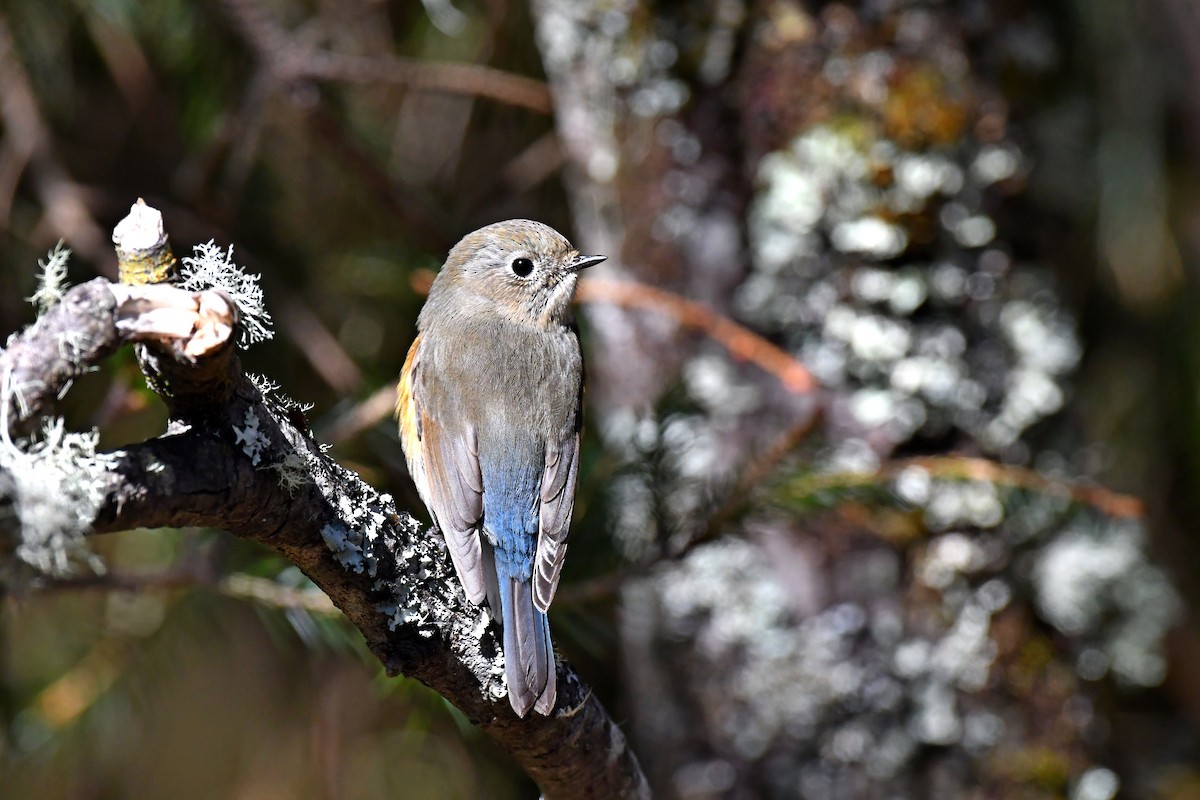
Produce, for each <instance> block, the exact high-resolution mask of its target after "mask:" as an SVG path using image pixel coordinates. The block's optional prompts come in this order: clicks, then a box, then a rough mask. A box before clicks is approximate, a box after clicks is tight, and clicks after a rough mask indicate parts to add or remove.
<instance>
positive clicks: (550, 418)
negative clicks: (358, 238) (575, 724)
mask: <svg viewBox="0 0 1200 800" xmlns="http://www.w3.org/2000/svg"><path fill="white" fill-rule="evenodd" d="M603 260H604V257H603V256H583V255H580V254H579V252H578V251H577V250H575V249H574V248H573V247H572V246H571V244H570V243H569V242H568V241H567V240H566V239H565V238H563V237H562V236H561V235H560V234H559V233H557V232H556V231H554V230H553V229H552V228H549V227H547V226H545V225H542V224H541V223H538V222H532V221H529V220H509V221H508V222H500V223H497V224H495V225H489V226H487V227H486V228H481V229H480V230H477V231H475V232H474V233H471V234H469V235H467V236H466V237H464V238H463V239H462V241H460V242H459V243H458V244H457V245H455V246H454V248H453V249H452V250H451V251H450V255H449V257H448V258H447V259H446V264H445V266H444V267H443V268H442V271H441V272H440V273H439V274H438V277H437V278H436V279H435V280H434V283H433V287H432V288H431V289H430V292H429V299H428V301H427V302H426V303H425V307H424V308H423V309H422V310H421V315H420V317H419V319H418V322H417V327H418V330H419V334H418V336H417V339H416V341H414V342H413V346H412V348H411V349H410V351H409V354H408V359H407V360H406V362H405V365H404V370H403V373H402V374H401V380H400V389H399V399H398V403H397V415H398V417H399V419H400V431H401V439H402V441H403V443H404V452H405V456H406V458H407V460H408V465H409V470H410V472H411V473H412V476H413V480H414V481H415V482H416V484H417V489H418V491H419V492H420V494H421V498H422V500H424V501H425V504H426V505H427V506H428V507H429V510H430V513H431V514H432V515H433V517H434V519H435V521H436V522H437V524H438V527H439V528H440V529H441V531H442V535H443V536H444V537H445V539H446V544H447V547H448V548H449V551H450V557H451V560H452V561H453V562H454V568H455V570H456V571H457V573H458V576H459V580H460V581H461V582H462V585H463V589H464V591H465V592H466V595H467V598H468V599H469V600H470V601H471V602H473V603H482V602H483V601H484V599H485V598H486V599H487V600H488V603H489V605H490V607H491V610H492V614H493V615H494V616H497V617H498V618H499V619H500V620H501V624H502V625H503V628H504V663H505V677H506V680H507V682H508V695H509V701H510V703H511V704H512V707H513V709H514V710H515V711H516V712H517V714H519V715H521V716H524V715H525V714H526V713H527V712H528V711H529V709H530V707H534V708H536V709H537V711H538V712H539V713H542V714H549V713H550V711H551V709H552V708H553V707H554V701H555V696H556V681H555V674H554V652H553V649H552V645H551V640H550V627H549V623H548V621H547V619H546V610H547V609H548V608H549V607H550V602H551V600H553V598H554V591H555V589H556V588H557V586H558V579H559V575H560V574H561V571H562V565H563V559H564V558H565V556H566V552H567V531H568V528H569V526H570V522H571V511H572V508H573V507H574V503H575V483H576V479H577V476H578V466H579V432H580V425H581V422H582V416H581V415H582V411H581V401H582V387H583V361H582V358H581V356H580V352H579V339H578V335H577V332H576V329H575V324H574V318H573V316H572V313H571V301H572V298H573V296H574V293H575V284H576V281H577V279H578V272H579V270H581V269H584V268H585V267H589V266H591V265H593V264H597V263H599V262H600V261H603ZM480 534H482V535H480Z"/></svg>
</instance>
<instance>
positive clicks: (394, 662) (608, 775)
mask: <svg viewBox="0 0 1200 800" xmlns="http://www.w3.org/2000/svg"><path fill="white" fill-rule="evenodd" d="M131 298H135V299H131ZM220 302H226V301H225V299H224V296H223V295H222V294H220V293H216V292H201V293H196V294H192V293H190V292H184V291H183V290H181V289H177V288H173V287H168V286H162V285H155V286H147V287H128V286H123V285H112V284H109V283H108V282H107V281H104V280H103V279H98V280H94V281H92V282H90V283H87V284H83V285H81V286H77V287H75V288H74V289H72V290H70V291H69V292H68V293H67V294H66V296H65V297H64V299H63V300H62V301H61V302H60V303H59V304H58V305H57V306H56V307H55V308H53V309H52V310H51V311H50V312H48V313H47V314H46V315H45V316H43V318H42V319H41V320H39V321H38V323H36V324H35V325H33V326H31V327H30V328H29V329H27V330H26V331H24V332H22V333H21V334H19V335H17V336H15V337H14V338H13V339H12V340H11V342H10V344H9V346H8V348H7V349H6V350H4V351H0V374H7V375H10V376H11V378H10V380H9V381H8V385H10V386H13V387H15V388H16V389H19V390H20V391H19V392H18V391H13V392H10V393H9V394H10V395H11V396H7V397H4V398H2V399H3V400H4V402H5V403H7V404H8V408H9V415H10V416H9V419H10V420H12V421H18V422H26V421H28V420H30V419H32V418H33V417H35V416H38V415H42V414H44V413H45V412H46V409H47V408H48V406H49V403H50V402H51V401H52V400H53V399H54V398H55V397H56V396H57V395H58V394H59V392H60V391H61V390H62V389H63V388H64V387H65V386H66V385H68V383H69V381H70V380H71V379H72V378H73V377H75V376H77V375H79V374H82V373H83V372H85V371H86V370H87V369H88V368H89V367H91V366H92V365H94V364H95V363H97V362H99V361H100V360H102V359H103V358H105V357H107V356H108V355H109V354H111V353H112V352H113V351H114V350H115V349H116V348H117V347H118V346H119V345H120V344H122V343H126V342H132V341H142V342H147V344H146V345H145V346H144V348H143V354H142V359H141V360H142V363H143V367H144V368H145V369H146V370H147V371H148V374H149V375H150V377H151V385H152V386H153V387H154V389H155V390H156V391H157V392H158V393H159V394H160V396H162V398H163V400H164V401H165V402H166V404H167V406H168V409H169V411H170V416H171V422H170V426H169V429H168V432H167V433H166V434H165V435H163V436H160V437H158V438H155V439H151V440H150V441H147V442H143V443H141V444H136V445H132V446H129V447H126V448H122V449H120V450H116V451H113V452H112V453H110V454H108V457H107V458H105V459H102V460H101V463H102V472H101V473H100V477H99V480H100V481H101V482H102V484H103V498H104V499H103V501H102V503H101V504H100V507H99V510H98V512H97V514H96V515H95V519H94V520H93V521H92V526H91V527H92V530H93V532H95V533H106V532H113V531H120V530H125V529H128V528H136V527H150V528H153V527H165V526H170V527H180V526H189V525H195V526H208V527H218V528H224V529H226V530H228V531H230V532H231V533H234V534H235V535H238V536H240V537H242V538H245V539H249V540H252V541H256V542H260V543H262V544H265V545H267V546H268V547H271V548H272V549H274V550H277V551H278V552H280V553H281V554H283V555H284V556H285V557H286V558H288V559H289V560H290V561H292V562H293V563H294V564H296V565H297V566H298V567H299V568H300V569H301V570H302V571H303V572H304V573H305V574H306V575H308V577H309V578H310V579H312V581H313V582H314V583H315V584H316V585H317V586H318V587H319V588H320V589H321V590H322V591H324V592H325V593H326V594H327V595H328V596H329V598H330V599H331V600H332V601H333V603H334V604H335V605H336V606H337V607H338V608H340V609H341V610H342V611H343V613H345V615H346V617H347V618H348V619H349V620H350V622H351V623H353V624H354V625H355V626H356V627H357V628H358V629H359V630H360V631H361V632H362V634H363V636H364V637H365V639H366V642H367V644H368V646H369V647H370V648H371V650H372V652H374V653H375V655H376V656H377V657H378V658H379V659H380V661H381V662H382V663H383V664H384V666H385V667H386V669H387V671H388V673H389V674H391V675H397V674H401V673H403V674H404V675H407V676H408V677H411V678H416V679H418V680H420V681H422V682H423V683H425V684H427V685H428V686H430V687H431V688H433V689H434V690H435V691H438V692H439V693H441V694H442V695H443V696H445V697H446V698H447V699H449V700H450V701H451V702H452V703H454V704H455V705H456V706H457V707H458V708H459V709H461V710H462V711H463V713H464V714H465V715H466V716H467V718H468V719H470V720H471V721H472V722H473V723H475V724H477V725H479V726H480V727H482V728H483V729H484V730H485V731H486V732H487V733H488V734H489V735H491V736H492V737H493V738H494V739H495V740H496V741H497V742H499V743H500V744H501V745H502V746H503V747H505V748H506V749H507V750H508V751H509V752H510V753H511V754H512V755H513V756H514V758H516V759H517V761H518V762H519V763H520V764H521V765H522V767H524V769H525V770H526V771H527V772H528V773H529V775H530V776H532V777H533V779H534V780H536V781H537V782H538V784H539V786H540V787H541V788H542V790H543V792H544V793H545V795H546V796H547V797H549V798H593V797H594V798H621V797H648V796H649V789H648V788H647V784H646V782H645V779H644V777H643V776H642V773H641V770H640V768H639V766H638V763H637V759H636V757H635V756H634V755H633V753H632V752H631V751H630V750H629V748H628V746H627V745H626V742H625V737H624V735H623V734H622V732H621V731H620V729H619V728H618V727H617V726H616V724H615V723H614V722H613V720H612V719H611V718H610V717H609V716H608V714H607V712H606V711H605V710H604V708H603V706H602V705H601V704H600V702H599V701H598V700H597V699H596V698H595V697H594V695H593V694H592V692H591V690H590V689H589V688H588V687H587V686H586V685H585V684H584V683H583V682H582V681H581V680H580V679H579V677H578V676H577V675H576V674H575V672H574V670H573V669H572V668H571V667H570V666H569V665H567V664H565V663H563V662H559V664H558V684H559V700H558V705H557V706H556V709H557V711H556V712H555V713H553V714H552V715H551V716H549V717H543V716H540V715H532V716H530V717H529V718H527V719H519V718H518V717H517V716H516V715H515V714H514V713H513V712H512V710H511V708H510V706H509V704H508V701H507V699H506V697H505V690H504V683H503V659H502V656H501V647H500V639H499V636H498V631H497V626H496V625H495V624H494V623H492V622H491V620H490V617H489V615H488V614H487V612H486V610H484V609H481V608H478V607H475V606H472V605H470V604H469V603H468V602H467V600H466V598H465V597H464V595H463V593H462V590H461V588H460V586H459V585H458V582H457V580H456V578H455V577H454V576H453V570H452V569H451V567H450V564H449V560H448V558H447V555H446V552H445V549H444V546H443V544H442V541H441V537H440V536H438V535H436V533H430V532H425V531H422V530H421V528H420V526H419V524H418V523H417V522H416V521H415V520H414V519H413V518H412V517H411V516H410V515H408V514H406V513H399V512H397V510H396V508H395V505H394V503H393V501H392V498H391V497H390V496H388V495H386V494H381V493H379V492H377V491H376V490H375V489H373V488H372V487H370V486H368V485H367V484H366V483H364V482H363V481H362V480H361V479H360V478H359V477H358V476H357V475H355V474H354V473H352V472H350V471H349V470H346V469H344V468H343V467H341V466H340V465H339V464H337V463H336V462H335V461H333V460H332V459H330V458H328V457H327V456H325V455H324V453H323V452H322V449H321V447H320V445H319V444H318V443H317V442H316V441H315V440H314V439H313V438H312V437H311V435H310V434H309V433H308V432H307V431H306V430H301V429H300V428H298V427H297V425H296V424H294V423H293V421H292V416H293V415H291V414H289V412H288V408H287V406H286V404H285V403H283V402H281V401H279V400H277V399H276V398H274V397H272V396H270V392H269V391H267V396H264V393H263V391H260V388H259V387H258V386H256V385H255V383H254V382H252V381H251V380H250V379H249V378H247V377H246V376H245V375H243V374H242V372H241V367H240V363H239V360H238V358H237V357H236V354H235V353H234V351H233V348H232V346H231V345H230V344H229V342H230V339H229V331H230V330H231V329H232V325H226V326H225V331H226V333H225V339H224V340H221V341H219V342H215V341H213V338H212V337H213V332H214V330H215V329H217V328H220V327H221V314H220V313H214V312H213V311H212V307H213V306H214V304H217V305H219V303H220ZM181 314H182V315H183V316H184V317H187V315H188V314H191V317H189V318H188V319H191V322H192V324H191V325H188V324H180V319H181V317H180V315H181ZM206 321H207V322H206ZM226 321H229V320H226ZM206 326H207V327H206ZM200 339H203V340H204V341H206V342H208V346H207V347H206V348H205V349H204V350H203V352H202V353H200V354H199V355H194V354H193V353H194V352H195V347H196V345H195V343H196V342H197V341H198V340H200ZM64 342H69V343H70V344H69V346H66V347H64V346H63V343H64ZM300 424H301V425H302V424H303V423H300ZM0 477H2V476H0ZM0 486H3V481H0ZM2 491H3V490H2V489H0V493H2Z"/></svg>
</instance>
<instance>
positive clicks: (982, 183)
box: [737, 126, 1080, 460]
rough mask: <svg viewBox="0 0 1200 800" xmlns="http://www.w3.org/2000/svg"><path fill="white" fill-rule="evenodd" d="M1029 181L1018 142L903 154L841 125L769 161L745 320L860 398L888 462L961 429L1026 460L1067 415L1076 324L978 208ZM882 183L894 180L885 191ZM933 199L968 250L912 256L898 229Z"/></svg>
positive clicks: (755, 227) (852, 404)
mask: <svg viewBox="0 0 1200 800" xmlns="http://www.w3.org/2000/svg"><path fill="white" fill-rule="evenodd" d="M1022 169H1023V166H1022V162H1021V155H1020V153H1019V152H1018V151H1017V150H1016V148H1015V147H1014V146H1012V145H1010V144H987V145H981V146H978V147H977V148H976V149H972V148H971V146H969V145H967V146H963V147H960V148H958V149H953V150H951V149H947V150H945V151H942V152H939V151H936V150H934V151H927V152H919V153H917V152H906V151H904V150H902V149H900V148H898V147H897V146H896V145H895V144H893V143H891V142H889V141H887V140H886V139H878V140H875V141H874V142H869V141H863V138H862V137H853V136H851V135H850V134H849V133H847V132H845V131H842V130H839V129H835V128H833V127H830V126H816V127H814V128H812V129H809V130H807V131H805V132H804V133H802V134H800V135H799V136H797V137H796V139H795V141H793V142H792V144H791V146H790V147H789V148H787V149H786V150H782V151H779V152H775V153H772V154H769V155H768V156H766V157H765V158H763V160H762V161H761V162H760V164H759V169H758V181H759V191H758V194H757V197H756V200H755V202H754V204H753V207H752V209H751V214H750V220H749V228H750V245H751V255H752V259H753V265H754V270H753V272H752V274H751V275H750V276H749V277H748V278H747V280H746V282H745V283H744V285H743V287H742V288H741V290H740V292H739V295H738V298H737V307H738V310H739V313H740V314H741V315H742V316H743V317H744V318H745V319H747V320H748V321H751V322H753V323H754V324H755V325H756V326H757V327H759V328H761V329H765V330H768V331H779V332H780V333H781V334H782V335H783V336H785V337H786V338H787V340H788V344H789V345H790V346H791V347H792V349H793V350H794V352H795V353H796V355H797V356H798V357H799V358H801V359H802V360H803V361H804V363H805V364H807V365H808V366H809V368H810V369H811V370H812V371H813V372H814V374H815V375H816V376H817V378H818V379H820V380H821V382H822V383H823V384H824V385H825V386H827V387H831V388H837V387H847V388H848V389H851V390H852V391H851V393H850V395H849V397H848V398H847V401H846V402H847V409H848V410H849V411H850V413H851V415H852V417H853V418H856V419H857V420H858V423H859V425H860V426H861V427H862V428H863V429H864V430H870V431H873V432H877V433H881V434H882V436H879V435H876V436H875V437H874V448H875V450H876V452H886V449H887V448H888V447H890V446H892V445H895V444H898V443H901V442H904V441H907V440H908V439H910V438H911V437H913V436H915V435H920V434H929V435H935V436H937V435H941V434H942V433H943V432H944V431H945V430H946V429H947V428H953V429H957V430H960V431H962V432H963V433H964V434H966V435H967V436H970V437H971V438H972V439H973V440H975V441H976V442H977V443H979V444H980V445H982V446H983V447H984V448H985V449H986V450H987V451H988V452H990V453H993V454H996V455H1001V456H1004V457H1005V458H1007V459H1010V460H1022V457H1023V456H1027V455H1028V450H1027V448H1026V447H1025V445H1023V444H1022V443H1021V441H1020V438H1021V435H1022V434H1023V433H1024V431H1026V430H1028V428H1029V427H1030V426H1032V425H1033V424H1035V423H1037V422H1038V421H1040V420H1042V419H1044V418H1045V417H1047V416H1049V415H1050V414H1053V413H1054V412H1056V411H1058V410H1059V409H1060V408H1061V407H1062V405H1063V403H1064V401H1065V396H1066V387H1065V383H1066V378H1067V376H1068V375H1070V373H1071V372H1072V371H1073V370H1074V368H1075V365H1076V364H1077V363H1078V360H1079V355H1080V347H1079V344H1078V341H1077V339H1076V337H1075V333H1074V323H1073V321H1072V320H1071V319H1070V317H1069V315H1068V314H1067V313H1066V312H1065V311H1064V310H1063V309H1062V307H1061V306H1060V305H1059V304H1058V303H1057V301H1056V300H1055V298H1054V296H1053V294H1052V292H1051V291H1050V289H1049V287H1048V285H1047V282H1046V279H1045V276H1044V275H1043V274H1042V273H1038V272H1036V271H1034V270H1022V269H1020V268H1018V267H1017V265H1014V264H1013V263H1012V262H1011V260H1010V258H1009V257H1008V256H1007V255H1006V254H1005V253H1004V251H1003V249H1002V248H993V247H992V244H993V239H994V237H995V234H996V227H995V223H994V221H992V220H991V219H990V218H988V217H987V216H986V215H985V214H984V213H983V212H982V211H981V210H980V208H981V206H982V201H981V198H982V197H983V196H984V193H985V192H986V190H987V189H988V188H989V187H990V186H992V185H993V184H995V183H996V182H998V181H1002V180H1006V179H1008V178H1011V177H1012V176H1013V175H1014V174H1017V173H1018V172H1020V171H1021V170H1022ZM881 172H883V173H889V172H890V173H891V174H892V175H893V176H894V177H893V180H892V181H891V182H890V183H887V184H884V185H881V184H880V182H879V181H878V180H877V178H876V177H875V176H876V175H878V174H879V173H881ZM935 201H936V203H937V205H938V206H939V207H940V211H939V212H938V214H937V222H938V224H939V225H940V227H941V233H942V235H943V236H944V237H945V238H946V239H948V240H949V241H950V242H951V243H952V244H953V245H954V247H956V248H958V252H957V254H956V255H954V256H951V257H947V258H942V259H933V260H931V261H922V260H917V259H913V258H906V257H905V255H906V253H907V252H908V250H909V248H910V242H909V241H908V234H907V233H906V229H905V228H904V227H902V226H901V225H900V224H898V223H897V222H894V221H892V220H894V219H896V218H897V217H898V216H901V215H904V214H909V213H914V212H920V211H921V210H922V209H924V208H926V206H927V205H929V204H931V203H933V202H935ZM877 265H878V266H877ZM918 310H922V311H923V313H922V314H920V315H919V316H918V315H915V313H914V312H917V311H918ZM997 323H999V324H997ZM991 342H995V344H996V345H1001V346H1003V349H1002V350H1000V349H997V348H993V347H991ZM981 345H987V346H981ZM981 352H982V353H986V354H987V358H983V357H981V355H980V353H981ZM847 446H848V447H852V448H853V447H854V446H855V445H854V444H852V443H849V444H847ZM835 458H836V456H835Z"/></svg>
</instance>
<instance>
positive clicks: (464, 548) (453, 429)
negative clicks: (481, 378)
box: [397, 337, 487, 605]
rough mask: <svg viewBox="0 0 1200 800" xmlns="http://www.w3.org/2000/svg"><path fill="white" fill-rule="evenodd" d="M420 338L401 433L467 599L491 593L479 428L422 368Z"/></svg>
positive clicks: (409, 366)
mask: <svg viewBox="0 0 1200 800" xmlns="http://www.w3.org/2000/svg"><path fill="white" fill-rule="evenodd" d="M420 345H421V339H420V337H418V338H417V341H415V342H414V343H413V347H412V350H410V352H409V355H408V359H407V360H406V362H405V368H404V370H403V372H402V377H401V380H400V386H399V392H398V395H399V399H398V402H397V409H398V414H399V416H400V429H401V437H402V440H403V443H404V450H405V456H406V458H407V460H408V462H409V471H410V472H411V473H412V475H413V480H414V481H415V482H416V484H417V490H418V492H420V494H421V499H422V500H424V501H425V505H426V506H428V507H429V512H430V514H432V515H433V517H434V521H435V522H436V523H437V525H438V528H440V529H441V531H442V536H443V538H444V539H445V540H446V546H447V548H448V549H449V551H450V560H451V561H453V562H454V569H455V572H457V573H458V579H459V581H461V582H462V585H463V590H464V591H465V592H466V595H467V599H468V600H470V601H471V602H472V603H475V604H477V605H478V604H479V603H482V602H483V601H484V599H485V598H486V596H487V590H486V586H485V581H484V569H483V563H482V560H481V555H482V554H481V548H480V542H479V524H480V522H481V521H482V519H483V475H482V472H481V471H480V467H479V454H478V449H479V448H478V445H477V441H476V436H475V429H474V427H473V426H471V425H470V424H469V423H467V421H466V420H464V419H462V418H461V417H462V414H461V411H460V410H459V408H458V406H457V405H456V404H455V403H453V402H452V401H451V397H452V396H451V395H449V394H448V393H447V392H445V391H444V390H443V391H438V390H437V388H436V387H434V386H432V385H431V382H432V381H436V375H432V374H427V373H426V370H425V369H423V362H422V350H421V347H420Z"/></svg>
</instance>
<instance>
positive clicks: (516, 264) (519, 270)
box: [509, 258, 533, 278]
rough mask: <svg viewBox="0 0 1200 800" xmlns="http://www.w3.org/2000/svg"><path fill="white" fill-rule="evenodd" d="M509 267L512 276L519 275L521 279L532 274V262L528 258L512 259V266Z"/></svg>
mask: <svg viewBox="0 0 1200 800" xmlns="http://www.w3.org/2000/svg"><path fill="white" fill-rule="evenodd" d="M509 266H511V267H512V271H513V274H514V275H519V276H521V277H522V278H524V277H526V276H527V275H529V273H531V272H533V262H532V261H530V260H529V259H528V258H514V259H513V262H512V264H510V265H509Z"/></svg>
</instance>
